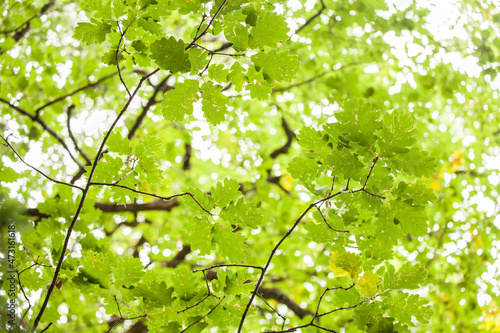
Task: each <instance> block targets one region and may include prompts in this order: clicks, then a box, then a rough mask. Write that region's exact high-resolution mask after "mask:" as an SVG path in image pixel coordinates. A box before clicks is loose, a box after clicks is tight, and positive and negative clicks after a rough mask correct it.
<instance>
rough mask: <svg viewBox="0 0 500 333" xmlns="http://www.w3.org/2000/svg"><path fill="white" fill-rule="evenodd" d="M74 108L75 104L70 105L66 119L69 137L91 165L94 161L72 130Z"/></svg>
mask: <svg viewBox="0 0 500 333" xmlns="http://www.w3.org/2000/svg"><path fill="white" fill-rule="evenodd" d="M74 108H75V106H74V105H73V104H72V105H70V106H69V108H68V111H67V114H68V116H67V120H66V127H67V128H68V134H69V138H70V139H71V141H72V142H73V146H75V149H76V150H77V151H78V152H79V153H80V155H81V156H82V157H83V158H84V159H85V162H87V165H90V164H91V163H92V161H91V160H90V158H89V157H88V156H87V154H86V153H85V152H84V151H83V150H82V149H81V148H80V146H79V145H78V142H77V141H76V138H75V136H74V135H73V132H72V131H71V114H72V112H73V109H74Z"/></svg>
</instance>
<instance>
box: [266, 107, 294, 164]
mask: <svg viewBox="0 0 500 333" xmlns="http://www.w3.org/2000/svg"><path fill="white" fill-rule="evenodd" d="M281 127H283V130H284V131H285V134H286V143H285V144H284V145H283V146H282V147H280V148H278V149H276V150H274V151H273V152H272V153H271V155H270V156H271V158H273V159H275V158H276V157H278V156H279V155H281V154H286V153H288V150H289V149H290V146H291V145H292V141H293V139H295V137H296V136H295V133H294V132H293V131H292V129H291V128H290V126H288V123H287V122H286V120H285V118H284V117H283V118H281Z"/></svg>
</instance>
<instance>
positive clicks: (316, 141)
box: [297, 126, 331, 160]
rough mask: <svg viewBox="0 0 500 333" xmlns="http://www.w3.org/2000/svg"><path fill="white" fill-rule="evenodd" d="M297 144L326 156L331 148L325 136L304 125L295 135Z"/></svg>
mask: <svg viewBox="0 0 500 333" xmlns="http://www.w3.org/2000/svg"><path fill="white" fill-rule="evenodd" d="M297 139H298V141H299V145H301V146H302V147H304V148H306V149H310V150H314V151H315V152H317V153H318V154H319V156H320V160H322V158H321V156H326V155H327V154H328V153H329V152H330V151H331V148H330V147H328V146H327V143H328V141H327V136H326V135H324V134H323V133H321V132H319V131H317V130H315V129H314V128H311V127H308V126H304V127H302V129H301V130H300V133H299V135H298V137H297Z"/></svg>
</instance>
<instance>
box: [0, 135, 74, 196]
mask: <svg viewBox="0 0 500 333" xmlns="http://www.w3.org/2000/svg"><path fill="white" fill-rule="evenodd" d="M0 138H2V140H3V141H5V143H6V144H7V146H8V147H9V148H10V149H11V150H12V151H13V152H14V154H15V155H16V156H17V158H19V159H20V160H21V162H23V163H24V164H25V165H26V166H28V167H30V168H31V169H33V170H35V171H36V172H38V173H39V174H41V175H42V176H44V177H45V178H47V179H48V180H50V181H52V182H54V183H56V184H61V185H66V186H69V187H73V188H76V189H79V190H80V191H83V188H81V187H80V186H76V185H72V184H69V183H66V182H62V181H60V180H57V179H54V178H52V177H50V176H49V175H47V174H45V173H44V172H43V171H41V170H39V169H37V168H35V167H34V166H32V165H31V164H29V163H27V162H26V161H25V160H24V159H23V158H22V157H21V155H19V153H18V152H17V151H16V149H15V148H14V147H12V145H11V144H10V142H9V141H8V139H9V137H8V136H7V137H6V138H4V137H3V136H2V135H0Z"/></svg>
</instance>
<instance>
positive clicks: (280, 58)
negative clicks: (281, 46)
mask: <svg viewBox="0 0 500 333" xmlns="http://www.w3.org/2000/svg"><path fill="white" fill-rule="evenodd" d="M252 62H253V63H254V64H255V66H258V67H260V68H262V71H263V72H264V73H265V74H267V75H268V76H269V77H270V78H271V80H276V81H290V80H292V79H294V78H295V72H297V71H298V70H299V69H300V62H299V61H298V60H297V56H295V55H290V54H289V53H288V51H283V52H279V53H278V52H277V51H276V50H271V51H269V52H267V53H264V52H259V53H257V54H255V55H253V56H252Z"/></svg>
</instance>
